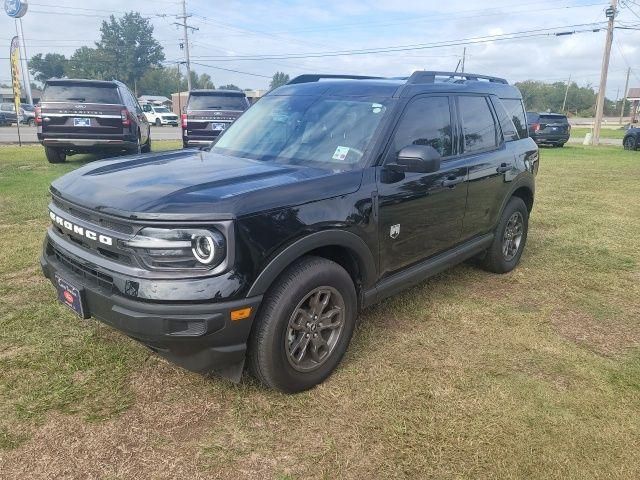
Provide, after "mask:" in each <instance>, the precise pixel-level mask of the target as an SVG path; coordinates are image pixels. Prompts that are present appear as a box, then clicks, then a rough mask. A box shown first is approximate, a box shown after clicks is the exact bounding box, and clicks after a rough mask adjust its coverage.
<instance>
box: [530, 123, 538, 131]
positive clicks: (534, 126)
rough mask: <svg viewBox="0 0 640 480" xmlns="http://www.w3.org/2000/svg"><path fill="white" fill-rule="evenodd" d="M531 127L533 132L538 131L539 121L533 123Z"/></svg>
mask: <svg viewBox="0 0 640 480" xmlns="http://www.w3.org/2000/svg"><path fill="white" fill-rule="evenodd" d="M531 127H532V128H533V131H534V132H538V131H540V124H539V123H534V124H533V125H531Z"/></svg>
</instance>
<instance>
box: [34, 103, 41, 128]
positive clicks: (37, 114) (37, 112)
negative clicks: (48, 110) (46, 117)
mask: <svg viewBox="0 0 640 480" xmlns="http://www.w3.org/2000/svg"><path fill="white" fill-rule="evenodd" d="M34 113H35V118H34V120H35V122H36V125H42V110H41V109H40V107H36V108H35V111H34Z"/></svg>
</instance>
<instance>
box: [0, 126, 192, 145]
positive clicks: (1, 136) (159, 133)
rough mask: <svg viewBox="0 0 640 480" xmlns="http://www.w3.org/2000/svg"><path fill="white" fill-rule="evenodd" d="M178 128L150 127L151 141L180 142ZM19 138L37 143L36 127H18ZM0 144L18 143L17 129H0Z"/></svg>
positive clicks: (13, 127)
mask: <svg viewBox="0 0 640 480" xmlns="http://www.w3.org/2000/svg"><path fill="white" fill-rule="evenodd" d="M180 131H181V129H180V128H178V127H151V139H152V140H180ZM20 137H21V138H22V142H23V143H37V142H38V137H37V136H36V127H28V126H26V125H21V126H20ZM0 143H18V129H17V128H16V127H15V125H14V126H12V127H0Z"/></svg>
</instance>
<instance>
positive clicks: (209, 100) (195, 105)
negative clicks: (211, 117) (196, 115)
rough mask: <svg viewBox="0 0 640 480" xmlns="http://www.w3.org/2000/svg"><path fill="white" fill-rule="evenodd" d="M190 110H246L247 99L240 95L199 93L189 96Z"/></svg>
mask: <svg viewBox="0 0 640 480" xmlns="http://www.w3.org/2000/svg"><path fill="white" fill-rule="evenodd" d="M188 108H189V109H190V110H246V108H247V99H246V97H243V96H240V95H198V94H194V93H192V94H191V96H190V97H189V103H188Z"/></svg>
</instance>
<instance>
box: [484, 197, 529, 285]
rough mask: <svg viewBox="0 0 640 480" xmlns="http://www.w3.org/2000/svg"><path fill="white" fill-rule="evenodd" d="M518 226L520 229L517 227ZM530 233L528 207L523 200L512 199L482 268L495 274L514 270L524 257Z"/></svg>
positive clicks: (501, 219)
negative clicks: (523, 253)
mask: <svg viewBox="0 0 640 480" xmlns="http://www.w3.org/2000/svg"><path fill="white" fill-rule="evenodd" d="M514 219H515V221H516V224H515V225H514V223H513V221H514ZM518 224H519V227H520V228H519V229H518V228H517V226H516V225H518ZM528 231H529V211H528V210H527V206H526V205H525V203H524V201H523V200H522V199H521V198H519V197H511V199H510V200H509V202H508V203H507V206H506V207H505V209H504V211H503V212H502V216H501V217H500V222H499V223H498V227H497V228H496V230H495V237H494V239H493V242H492V244H491V246H490V247H489V248H488V249H487V251H486V254H485V256H484V258H483V259H482V263H481V265H482V267H483V268H484V269H485V270H488V271H490V272H494V273H507V272H510V271H511V270H513V269H514V268H515V267H516V266H517V265H518V263H519V262H520V257H522V252H523V250H524V247H525V245H526V243H527V233H528ZM509 237H510V238H509ZM507 242H508V245H507Z"/></svg>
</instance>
